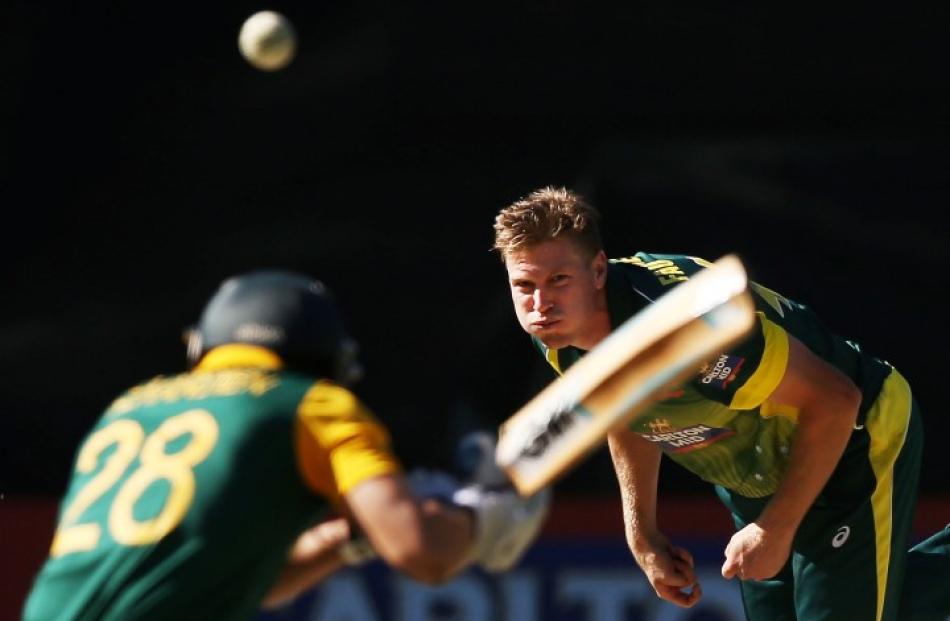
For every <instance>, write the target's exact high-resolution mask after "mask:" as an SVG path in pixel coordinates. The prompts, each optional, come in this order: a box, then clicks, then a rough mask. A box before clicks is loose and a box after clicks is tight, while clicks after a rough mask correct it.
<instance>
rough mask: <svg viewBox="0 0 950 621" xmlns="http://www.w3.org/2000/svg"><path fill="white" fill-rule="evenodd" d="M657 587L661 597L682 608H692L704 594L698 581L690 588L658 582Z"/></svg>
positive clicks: (657, 592)
mask: <svg viewBox="0 0 950 621" xmlns="http://www.w3.org/2000/svg"><path fill="white" fill-rule="evenodd" d="M655 588H656V594H657V595H659V596H660V598H662V599H665V600H666V601H668V602H670V603H673V604H676V605H677V606H680V607H682V608H692V607H693V606H694V605H696V602H698V601H699V599H700V598H701V597H702V596H703V589H702V587H700V586H699V584H698V583H696V584H693V585H692V588H690V589H683V588H680V587H675V586H671V585H668V584H662V583H661V584H657V585H656V587H655Z"/></svg>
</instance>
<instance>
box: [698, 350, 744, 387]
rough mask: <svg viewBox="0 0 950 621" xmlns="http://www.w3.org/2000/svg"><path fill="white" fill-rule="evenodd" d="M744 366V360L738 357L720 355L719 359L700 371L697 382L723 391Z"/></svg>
mask: <svg viewBox="0 0 950 621" xmlns="http://www.w3.org/2000/svg"><path fill="white" fill-rule="evenodd" d="M743 364H745V358H741V357H739V356H730V355H729V354H722V355H720V356H719V359H718V360H716V362H714V363H712V364H707V365H705V366H704V367H703V368H702V369H701V370H700V372H699V373H700V375H701V376H702V377H700V379H699V381H700V382H702V383H703V384H709V385H710V386H712V387H713V388H719V389H720V390H725V389H726V387H727V386H729V384H730V383H732V380H734V379H736V377H737V376H738V375H739V369H741V368H742V365H743Z"/></svg>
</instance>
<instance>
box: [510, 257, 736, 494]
mask: <svg viewBox="0 0 950 621" xmlns="http://www.w3.org/2000/svg"><path fill="white" fill-rule="evenodd" d="M747 287H748V280H747V278H746V273H745V269H744V268H743V266H742V263H741V262H740V261H739V259H738V258H736V257H735V256H732V255H727V256H726V257H723V258H722V259H720V260H719V261H716V262H715V263H713V264H712V265H711V266H710V267H708V268H706V269H705V270H703V271H701V272H699V273H698V274H696V275H694V276H693V277H692V278H690V279H689V280H688V281H686V282H685V283H683V284H681V285H678V286H676V287H675V288H674V289H672V290H671V291H670V292H668V293H667V294H665V295H663V296H662V297H660V298H658V299H657V300H656V301H655V302H653V303H652V304H650V305H649V306H648V307H646V308H645V309H644V310H643V311H641V312H639V313H637V314H636V315H634V316H633V317H631V318H630V319H628V320H627V321H626V322H625V323H624V324H623V325H621V326H620V327H619V328H617V329H616V330H614V332H612V333H611V335H610V336H608V337H607V338H606V339H604V340H603V341H602V342H601V343H600V344H598V345H597V346H596V347H594V348H593V349H591V350H590V351H589V352H588V353H587V354H586V355H585V356H584V357H583V358H581V359H580V360H579V361H577V362H576V363H575V364H574V365H573V366H571V367H570V368H569V369H568V370H567V371H566V372H565V373H564V375H562V376H561V377H560V378H558V379H557V380H555V381H554V382H552V383H551V384H550V385H548V386H547V387H546V388H545V389H544V390H542V391H541V392H540V393H538V395H537V396H536V397H535V398H534V399H532V400H531V401H529V402H528V403H527V404H526V405H525V406H524V407H523V408H521V409H520V410H519V411H518V412H516V413H515V414H514V415H513V416H511V417H510V418H509V419H508V420H507V421H505V423H503V424H502V426H501V428H500V430H499V440H498V448H497V452H496V460H497V462H498V465H499V467H501V468H502V470H504V471H505V473H506V474H507V475H508V476H509V478H510V479H511V480H512V482H513V484H514V486H515V488H516V489H517V490H518V491H519V493H521V494H522V495H525V496H528V495H531V494H533V493H535V492H537V491H538V490H540V489H541V488H542V487H544V486H546V485H548V484H550V483H552V482H553V481H555V480H556V479H557V478H559V477H560V476H562V475H563V474H565V473H566V472H567V471H568V470H569V469H570V468H571V467H572V466H574V465H575V464H576V463H577V462H578V461H580V460H581V459H582V458H583V457H584V456H586V455H587V454H588V453H589V452H590V451H592V450H593V449H594V448H596V447H597V446H598V445H600V444H601V443H602V442H603V441H604V440H605V438H606V436H607V434H608V433H609V432H610V430H611V429H613V428H615V426H619V425H622V424H626V423H629V422H630V420H632V419H633V418H634V417H635V416H636V415H637V414H639V413H641V412H643V411H644V410H646V409H647V408H649V406H650V405H651V404H652V403H653V402H654V401H655V400H656V399H657V398H658V397H659V396H661V395H663V394H664V393H665V392H666V391H669V390H670V389H671V388H672V387H675V386H676V385H677V384H679V383H681V382H683V381H685V380H688V379H689V378H690V377H692V376H694V375H695V374H697V373H698V372H699V368H700V366H701V365H702V364H703V363H704V362H706V361H707V360H708V359H710V358H711V357H713V356H715V355H717V354H719V353H722V351H724V350H725V349H727V348H728V347H730V346H732V345H733V344H735V343H736V342H738V341H739V340H741V339H742V338H743V337H744V336H746V335H747V334H748V332H749V331H750V330H751V328H752V326H753V325H754V323H755V306H754V303H753V302H752V298H751V296H750V295H749V293H748V291H747Z"/></svg>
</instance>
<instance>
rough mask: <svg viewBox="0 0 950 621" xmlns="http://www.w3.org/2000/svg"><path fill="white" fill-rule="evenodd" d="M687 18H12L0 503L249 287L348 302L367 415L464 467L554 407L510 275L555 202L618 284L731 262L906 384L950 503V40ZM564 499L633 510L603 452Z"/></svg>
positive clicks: (894, 24)
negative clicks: (634, 265)
mask: <svg viewBox="0 0 950 621" xmlns="http://www.w3.org/2000/svg"><path fill="white" fill-rule="evenodd" d="M669 4H670V3H664V2H643V3H616V4H591V3H568V2H537V3H508V4H499V5H498V6H494V5H492V4H484V3H456V2H448V3H435V2H419V1H404V2H399V3H385V2H374V1H362V2H348V3H333V2H330V3H303V2H297V3H293V2H274V3H271V4H269V5H267V6H262V5H258V4H253V3H248V2H232V3H228V4H227V5H226V6H222V7H217V6H214V7H212V6H210V5H205V4H203V3H191V4H180V5H176V4H175V3H168V2H164V3H153V4H151V5H141V4H128V5H124V6H108V5H102V4H88V3H75V4H69V3H28V2H13V3H10V2H6V3H4V5H3V8H2V9H0V11H2V16H3V20H2V23H3V29H4V32H3V33H2V35H3V36H2V38H0V46H2V47H0V49H2V51H3V61H2V63H0V67H2V70H3V71H2V76H3V83H2V86H0V88H2V93H3V96H2V98H0V112H2V114H3V117H2V118H3V123H2V125H0V132H2V133H0V145H2V147H0V158H2V159H0V166H2V171H3V175H4V181H3V185H4V193H3V198H2V199H0V204H2V205H3V209H2V210H0V218H2V224H0V230H2V240H3V244H2V247H3V250H2V259H3V260H2V263H0V265H2V278H3V290H2V293H0V300H2V303H0V313H2V316H0V378H2V379H0V391H2V400H0V405H2V407H3V410H4V411H3V412H2V413H0V493H2V494H8V495H9V494H33V493H46V494H49V493H59V492H61V491H62V489H63V486H64V485H65V481H66V478H67V476H68V473H69V468H70V461H71V459H72V455H73V452H74V450H75V447H76V445H77V443H78V442H79V440H80V439H81V437H82V434H83V433H84V432H85V431H86V430H87V429H88V428H89V426H90V425H91V424H92V423H93V421H94V420H95V418H96V417H97V416H98V414H99V412H100V411H101V410H102V409H103V408H104V407H105V406H106V405H107V403H108V402H109V400H110V399H111V398H112V397H113V396H114V395H115V394H116V393H117V392H118V391H120V390H122V389H124V388H126V387H127V386H128V385H131V384H133V383H135V382H138V381H140V380H143V379H145V378H148V377H150V376H152V375H154V374H158V373H173V372H176V371H177V370H179V369H180V368H181V366H182V364H183V361H184V357H183V346H182V343H181V340H180V334H181V331H182V329H183V328H184V327H186V326H187V325H188V324H189V323H190V322H192V321H194V320H195V319H196V317H197V315H198V313H199V312H200V309H201V307H202V305H203V303H204V301H205V299H206V298H207V297H208V295H210V293H211V292H212V291H213V289H214V288H215V287H216V286H217V284H218V283H219V282H220V281H221V280H222V279H224V278H225V277H227V276H229V275H231V274H234V273H237V272H240V271H244V270H248V269H252V268H260V267H282V268H290V269H297V270H301V271H306V272H309V273H311V274H313V275H316V276H318V277H320V278H322V279H323V280H324V281H325V282H326V283H327V284H328V285H329V286H330V287H331V288H332V289H333V290H334V291H335V292H336V294H337V296H338V298H339V299H340V301H341V303H342V305H343V307H344V309H345V311H346V313H347V316H348V319H349V325H350V329H351V331H352V333H353V334H354V335H355V336H356V337H357V338H358V339H359V340H360V341H361V343H362V346H363V361H364V365H365V367H366V369H367V372H368V373H367V377H366V379H365V380H364V381H363V383H362V384H361V385H360V386H359V387H358V392H359V393H360V394H361V395H362V396H363V398H364V399H365V400H366V401H367V402H368V403H369V404H370V406H371V407H372V408H373V409H374V410H375V411H376V412H377V413H378V414H379V416H380V417H381V418H383V419H384V420H385V421H386V422H387V423H388V424H389V426H390V427H391V429H392V431H393V433H394V436H395V438H396V448H397V451H398V452H399V454H400V455H401V456H402V457H403V458H404V459H405V461H406V462H407V463H409V464H410V465H415V464H422V463H425V464H435V465H446V464H448V463H449V462H450V461H451V452H452V447H453V445H454V441H455V439H456V438H457V437H458V436H459V435H460V434H461V433H463V432H464V431H466V430H469V429H471V428H474V427H486V426H487V427H493V426H495V425H497V424H498V423H499V422H500V421H501V420H503V419H504V418H506V417H507V416H508V415H510V414H511V413H513V412H514V411H515V410H516V409H517V408H518V407H520V406H521V405H523V404H524V403H525V402H526V401H527V399H528V398H530V396H531V395H532V394H534V392H536V391H537V390H538V389H540V388H541V387H542V386H543V385H544V384H545V383H546V382H547V381H549V380H550V379H551V377H550V375H548V372H547V370H546V369H545V368H543V365H542V364H541V363H540V361H539V360H538V359H537V357H536V356H535V355H534V354H533V352H532V350H531V348H530V346H529V344H528V340H527V337H525V336H524V335H523V334H522V333H521V332H520V330H519V328H518V326H517V323H516V321H515V317H514V313H513V311H512V309H511V307H510V300H509V299H508V293H507V289H506V284H505V276H504V272H503V270H502V267H501V265H500V263H499V261H498V259H497V257H495V256H494V255H493V254H492V253H490V252H489V248H490V246H491V242H492V230H491V224H492V219H493V216H494V214H495V212H497V210H498V209H500V208H501V207H503V206H505V205H506V204H508V203H509V202H511V201H513V200H515V199H517V198H519V197H521V196H523V195H524V194H526V193H527V192H529V191H531V190H533V189H535V188H537V187H540V186H542V185H547V184H557V185H567V186H569V187H572V188H574V189H576V190H578V191H580V192H582V193H584V194H585V195H586V196H587V197H588V198H589V199H590V200H591V201H592V202H593V203H595V204H596V205H597V206H599V207H600V209H601V210H602V211H603V213H604V216H605V223H606V226H605V238H606V239H605V241H606V244H607V248H608V251H609V252H608V254H610V256H622V255H628V254H632V253H633V252H635V251H637V250H650V251H655V252H664V251H665V252H684V253H690V254H696V255H701V256H705V257H706V258H709V259H714V258H717V257H718V256H721V255H722V254H725V253H727V252H737V253H739V254H740V256H742V257H743V258H744V259H745V260H746V263H747V265H748V267H749V269H750V271H751V273H752V275H753V277H754V278H756V279H757V280H759V281H761V282H763V283H764V284H766V285H767V286H770V287H772V288H775V289H777V290H779V291H781V292H782V293H784V294H786V295H788V296H790V297H792V298H796V299H799V300H800V301H803V302H806V303H809V304H810V305H811V306H813V307H814V308H815V309H816V310H817V311H818V312H819V313H820V314H821V315H822V316H824V317H825V319H826V321H827V323H828V324H829V325H831V326H832V327H833V328H834V329H836V330H837V331H839V332H841V333H842V334H844V335H846V336H848V337H849V338H852V339H854V340H857V341H859V342H861V343H862V345H863V346H864V348H865V349H866V350H869V351H871V352H874V353H876V354H878V355H880V356H882V357H884V358H886V359H888V360H889V361H890V362H892V363H893V364H895V365H896V366H897V367H898V368H899V369H901V370H902V371H903V373H904V375H905V376H907V377H908V378H909V379H910V381H911V384H912V386H914V388H915V391H916V393H917V397H918V399H919V401H920V402H921V403H922V405H923V407H924V411H925V413H926V414H927V418H926V421H925V425H926V428H927V432H928V436H927V439H928V447H927V449H926V450H925V454H926V465H927V469H926V470H925V472H924V474H923V486H924V490H925V491H928V492H937V491H941V490H943V491H945V490H946V486H945V480H946V474H945V473H946V469H947V463H948V461H947V458H946V456H945V454H942V453H943V452H942V442H943V438H945V437H947V436H948V435H950V434H948V432H950V422H948V420H947V416H946V415H945V412H944V403H943V401H942V399H941V397H942V394H943V391H942V390H941V389H942V385H941V384H942V382H943V381H945V380H944V376H945V374H946V369H947V364H946V361H945V352H946V351H947V349H948V346H950V338H948V336H947V333H946V330H945V328H944V324H943V322H942V321H941V319H942V317H943V314H944V313H943V299H944V292H945V289H946V287H947V284H948V278H947V276H946V270H945V265H946V264H947V262H948V259H950V247H948V241H950V240H948V237H950V236H948V222H950V216H948V215H947V213H946V205H947V202H948V199H950V183H948V181H947V174H948V164H950V140H948V137H950V132H948V129H950V125H948V124H950V110H948V94H950V89H948V86H947V79H948V76H947V71H946V64H945V58H946V56H947V52H950V44H948V35H950V33H948V30H950V27H948V24H950V21H948V19H947V18H948V15H947V14H946V13H947V11H946V10H945V9H936V8H933V7H923V8H916V9H915V8H910V7H901V8H897V7H895V6H888V7H887V8H886V9H884V8H880V9H871V8H869V7H868V6H863V7H861V8H860V13H848V12H846V11H845V10H844V9H833V8H828V7H824V8H822V9H821V10H820V11H819V10H818V9H813V8H807V7H803V6H800V5H795V6H791V7H787V8H785V9H776V8H775V7H771V6H769V7H766V6H762V5H761V3H752V2H734V3H728V6H719V7H709V6H706V7H704V8H686V7H683V6H679V7H671V6H668V5H669ZM264 8H270V9H277V10H281V11H283V12H284V13H285V14H286V15H287V16H288V17H289V18H290V19H291V20H292V21H293V23H294V25H295V27H296V29H297V32H298V35H299V38H300V46H299V50H298V56H297V57H296V58H295V60H294V61H293V63H292V64H291V65H290V66H289V67H288V68H287V69H285V70H283V71H279V72H276V73H264V72H261V71H258V70H255V69H253V68H251V67H250V66H249V65H248V64H247V63H246V62H245V61H244V60H243V59H242V58H241V57H240V55H239V54H238V51H237V45H236V38H237V32H238V30H239V28H240V25H241V23H242V21H243V20H244V19H245V18H246V17H247V16H249V15H250V14H251V13H253V12H255V11H257V10H260V9H264ZM875 11H877V12H875ZM664 476H665V477H666V478H667V479H668V481H667V485H668V488H671V489H680V490H699V489H702V486H701V485H700V484H699V483H698V482H697V481H696V480H695V479H694V478H693V477H691V476H686V475H685V474H684V473H682V472H680V471H679V470H677V468H676V467H674V466H672V465H671V466H670V467H668V468H667V469H666V471H665V474H664ZM561 486H562V487H564V488H565V489H570V490H574V491H585V492H595V493H601V492H603V493H607V492H608V491H609V492H612V491H613V489H614V487H615V483H614V482H613V478H612V474H611V472H610V469H609V465H608V461H607V458H606V455H605V451H600V452H599V453H598V454H596V456H594V457H593V458H592V459H591V460H589V461H588V462H586V463H585V465H584V466H583V467H582V468H580V469H579V470H577V471H576V472H575V473H574V474H572V475H571V476H569V477H568V478H567V479H565V480H564V481H563V482H562V483H561Z"/></svg>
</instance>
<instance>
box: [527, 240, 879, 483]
mask: <svg viewBox="0 0 950 621" xmlns="http://www.w3.org/2000/svg"><path fill="white" fill-rule="evenodd" d="M708 265H709V263H708V262H707V261H704V260H703V259H700V258H696V257H689V256H684V255H670V254H648V253H643V252H641V253H637V254H636V255H635V256H632V257H628V258H623V259H612V260H611V261H610V265H609V267H608V276H607V300H608V308H609V312H610V320H611V324H612V326H613V328H617V327H618V326H619V325H620V324H622V323H623V322H624V321H625V320H626V319H628V318H629V317H631V316H632V315H634V314H635V313H636V312H638V311H640V310H641V309H643V308H644V307H645V306H646V305H647V304H649V303H650V302H652V301H654V300H656V299H657V298H658V297H659V296H661V295H662V294H663V293H665V292H666V291H668V290H669V289H670V288H671V287H673V286H675V285H676V284H678V283H680V282H683V281H685V280H687V279H688V278H689V277H690V276H691V275H692V274H695V273H696V272H697V271H698V270H700V269H703V268H704V267H705V266H708ZM750 289H751V290H752V292H753V296H752V297H753V299H754V301H755V306H756V316H757V322H756V328H755V330H754V331H753V333H752V335H751V336H750V337H749V338H747V339H746V340H745V341H744V342H742V343H741V344H739V345H737V346H736V347H734V348H732V349H731V350H730V351H728V352H723V353H722V354H721V355H719V356H717V357H716V358H715V359H714V360H711V361H710V362H709V363H708V364H707V365H706V366H705V367H704V368H703V369H702V370H700V372H699V374H698V375H697V376H696V377H695V378H693V379H692V380H691V381H689V382H687V383H686V384H685V385H683V386H681V387H680V389H678V390H675V391H673V392H671V394H670V395H669V396H667V397H666V398H664V399H663V400H662V401H660V402H658V403H657V404H655V405H654V406H652V407H651V408H650V409H649V410H648V411H647V412H646V413H645V414H644V415H643V416H642V417H639V418H637V420H635V421H634V422H633V423H632V424H631V429H633V430H634V431H636V432H637V433H639V434H640V435H641V436H643V437H644V438H646V439H647V440H649V441H651V442H654V443H656V444H658V445H659V446H660V447H661V448H662V450H663V451H664V453H666V454H667V455H668V456H669V457H671V458H672V459H673V460H675V461H676V462H678V463H680V464H681V465H683V466H684V467H686V468H687V469H689V470H691V471H692V472H694V473H696V474H697V475H699V476H700V477H701V478H703V479H705V480H706V481H709V482H711V483H715V484H719V485H722V486H724V487H726V488H728V489H731V490H733V491H735V492H738V493H739V494H742V495H744V496H748V497H761V496H767V495H769V494H771V493H773V492H774V491H775V490H776V488H777V487H778V484H779V481H781V479H782V476H783V474H784V472H785V469H786V466H787V462H788V457H789V447H790V444H791V438H792V434H793V433H794V431H795V428H796V425H797V417H798V412H797V410H796V409H795V408H793V407H790V406H787V405H784V404H781V403H775V402H772V401H770V400H769V396H770V395H771V394H772V392H773V391H774V390H775V388H776V387H777V386H778V384H779V382H780V381H781V379H782V377H783V375H784V373H785V367H786V364H787V362H788V335H789V334H791V335H793V336H794V337H795V338H797V339H799V340H800V341H801V342H802V343H804V344H805V345H806V346H807V347H808V348H809V349H811V350H812V351H813V352H814V353H815V354H816V355H818V356H819V357H821V358H823V359H824V360H826V361H828V362H829V363H831V364H832V365H834V366H835V367H837V368H838V369H839V370H841V371H842V372H843V373H844V374H845V375H847V376H848V377H850V378H851V379H852V380H853V381H854V383H855V384H856V385H857V386H858V387H859V388H860V390H861V392H862V395H863V398H862V402H861V409H860V413H859V419H858V422H859V424H862V423H863V422H864V417H865V416H866V414H867V412H868V409H869V408H870V406H871V405H872V404H873V402H874V400H875V399H876V398H877V396H878V393H879V392H880V390H881V385H882V383H883V381H884V379H885V378H886V377H887V375H888V374H889V373H890V370H891V367H890V366H889V365H888V364H887V363H886V362H884V361H881V360H879V359H877V358H874V357H873V356H870V355H867V354H865V353H864V352H862V351H861V348H860V347H859V346H858V345H857V344H856V343H853V342H851V341H847V340H845V339H843V338H841V337H839V336H838V335H836V334H834V333H833V332H831V331H830V330H829V329H828V328H826V327H825V326H824V325H823V324H822V322H821V321H820V320H819V318H818V317H817V316H816V315H815V314H814V313H813V312H812V311H811V310H810V309H809V308H808V307H806V306H805V305H803V304H799V303H798V302H795V301H793V300H789V299H788V298H786V297H784V296H782V295H781V294H779V293H776V292H775V291H772V290H770V289H767V288H765V287H763V286H761V285H759V284H757V283H751V284H750ZM533 340H534V343H535V345H536V346H537V347H538V349H539V350H540V351H541V353H542V354H543V355H544V356H545V358H546V359H547V361H548V362H549V363H550V364H551V366H552V367H553V368H554V369H555V371H557V372H558V373H563V372H564V371H565V370H566V369H567V368H568V367H569V366H570V365H571V364H573V363H574V362H575V361H576V360H578V359H579V358H580V356H581V355H583V353H584V352H583V351H582V350H580V349H577V348H574V347H565V348H562V349H557V350H554V349H548V348H547V347H545V346H544V344H543V343H541V342H540V341H539V340H538V339H536V338H534V339H533Z"/></svg>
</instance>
